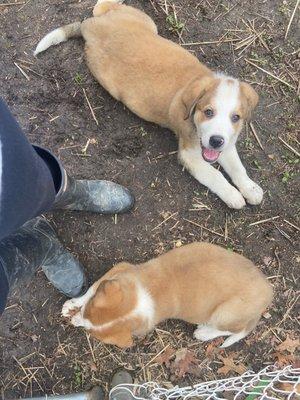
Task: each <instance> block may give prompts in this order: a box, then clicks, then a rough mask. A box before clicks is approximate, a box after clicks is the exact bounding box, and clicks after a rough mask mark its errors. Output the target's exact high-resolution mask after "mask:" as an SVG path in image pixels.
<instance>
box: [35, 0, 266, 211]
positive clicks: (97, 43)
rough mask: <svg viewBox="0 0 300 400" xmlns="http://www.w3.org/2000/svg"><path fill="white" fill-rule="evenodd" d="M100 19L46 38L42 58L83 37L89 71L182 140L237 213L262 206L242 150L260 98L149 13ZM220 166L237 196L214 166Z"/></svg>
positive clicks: (199, 173) (113, 10) (185, 158)
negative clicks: (163, 30)
mask: <svg viewBox="0 0 300 400" xmlns="http://www.w3.org/2000/svg"><path fill="white" fill-rule="evenodd" d="M93 14H94V17H93V18H88V19H86V20H85V21H83V22H82V23H79V22H76V23H74V24H70V25H66V26H64V27H62V28H58V29H55V30H54V31H52V32H50V33H49V34H48V35H46V36H45V37H44V38H43V39H42V40H41V41H40V43H39V44H38V46H37V48H36V50H35V54H38V53H40V52H42V51H44V50H46V49H47V48H48V47H50V46H51V45H54V44H58V43H60V42H63V41H65V40H67V39H69V38H71V37H75V36H81V35H82V36H83V38H84V40H85V43H86V45H85V53H86V59H87V63H88V66H89V68H90V70H91V72H92V74H93V75H94V76H95V78H96V79H97V80H98V82H99V83H100V84H101V85H102V86H103V87H104V88H105V89H106V90H108V92H109V93H110V94H111V95H112V96H113V97H114V98H116V99H117V100H120V101H122V102H123V103H124V104H125V105H126V106H127V107H128V108H129V109H130V110H132V111H133V112H134V113H135V114H137V115H138V116H140V117H141V118H143V119H145V120H147V121H151V122H155V123H157V124H159V125H161V126H164V127H168V128H169V129H171V130H172V131H174V132H175V134H176V135H177V137H178V140H179V160H180V161H181V163H182V164H183V165H184V166H185V167H186V168H187V169H188V170H189V171H190V173H191V174H192V175H193V176H194V177H195V178H196V179H197V180H198V181H199V182H200V183H202V184H203V185H205V186H207V187H208V188H209V189H210V190H211V191H213V192H214V193H216V194H217V195H218V196H219V197H220V198H221V199H222V200H223V201H224V202H225V203H226V204H227V205H228V206H229V207H232V208H236V209H240V208H242V207H243V206H244V205H245V200H244V198H245V199H246V200H247V201H248V203H250V204H259V203H260V202H261V201H262V198H263V191H262V189H261V188H260V187H259V186H258V185H257V184H256V183H255V182H253V181H252V180H251V179H250V178H249V177H248V175H247V173H246V170H245V168H244V166H243V165H242V163H241V160H240V158H239V156H238V153H237V150H236V141H237V138H238V135H239V133H240V131H241V129H242V126H243V122H244V121H245V120H247V119H249V118H250V115H251V112H252V111H253V109H254V108H255V107H256V105H257V103H258V95H257V93H256V92H255V90H254V89H253V88H252V87H251V86H250V85H249V84H247V83H245V82H240V81H239V80H237V79H234V78H232V77H230V76H227V75H224V74H220V73H215V72H213V71H211V70H210V69H209V68H207V67H206V66H205V65H203V64H202V63H200V62H199V60H198V59H197V58H196V57H195V56H193V55H192V54H191V53H190V52H188V51H187V50H185V49H183V48H182V47H181V46H179V45H178V44H175V43H173V42H171V41H169V40H166V39H164V38H162V37H161V36H159V35H158V34H157V27H156V25H155V23H154V22H153V21H152V19H151V18H150V17H148V16H147V15H146V14H145V13H143V12H142V11H140V10H138V9H135V8H133V7H129V6H126V5H122V4H118V1H109V2H108V1H106V2H103V1H99V2H98V4H97V5H96V6H95V8H94V12H93ZM215 161H218V162H219V163H220V165H221V166H222V167H223V168H224V170H225V171H226V172H227V174H228V175H229V176H230V178H231V179H232V182H233V183H234V185H235V186H236V187H237V189H236V188H235V187H234V186H233V185H231V184H230V183H229V182H228V181H227V180H226V179H225V177H224V176H223V175H222V173H221V172H220V171H218V170H217V169H215V168H214V167H213V166H212V165H210V164H211V163H213V162H215Z"/></svg>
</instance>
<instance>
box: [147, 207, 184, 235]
mask: <svg viewBox="0 0 300 400" xmlns="http://www.w3.org/2000/svg"><path fill="white" fill-rule="evenodd" d="M176 214H178V211H176V212H174V213H173V214H171V215H169V216H168V217H167V218H165V219H164V220H163V221H162V222H160V223H159V224H158V225H156V226H155V227H154V228H153V229H152V231H154V230H155V229H157V228H159V227H160V226H161V225H162V224H164V223H165V222H167V221H168V220H169V219H170V218H172V217H174V215H176Z"/></svg>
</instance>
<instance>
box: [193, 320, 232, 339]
mask: <svg viewBox="0 0 300 400" xmlns="http://www.w3.org/2000/svg"><path fill="white" fill-rule="evenodd" d="M231 334H232V332H229V331H221V330H219V329H216V328H214V327H212V326H211V325H205V324H204V325H198V328H197V329H196V330H195V331H194V337H195V338H196V339H198V340H201V341H202V342H206V341H208V340H213V339H215V338H217V337H220V336H228V335H231Z"/></svg>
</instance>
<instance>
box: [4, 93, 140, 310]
mask: <svg viewBox="0 0 300 400" xmlns="http://www.w3.org/2000/svg"><path fill="white" fill-rule="evenodd" d="M133 203H134V197H133V196H132V195H131V193H130V192H129V191H128V190H127V189H126V188H124V187H123V186H120V185H118V184H115V183H113V182H109V181H100V180H98V181H97V180H95V181H88V180H74V179H72V178H70V177H69V176H68V175H67V174H66V171H65V170H64V168H63V167H62V165H61V163H60V162H59V161H58V160H57V158H56V157H55V156H53V155H52V154H51V153H50V152H49V151H48V150H45V149H43V148H41V147H39V146H32V145H31V144H30V143H29V142H28V140H27V139H26V137H25V135H24V134H23V132H22V131H21V129H20V127H19V126H18V124H17V123H16V121H15V119H14V117H13V116H12V115H11V113H10V112H9V110H8V108H7V107H6V106H5V104H4V103H3V102H2V101H1V99H0V314H1V312H2V310H3V308H4V306H5V303H6V299H7V295H8V291H9V288H11V286H12V285H13V284H14V283H15V282H16V281H17V280H19V279H21V278H22V276H24V275H28V274H32V273H33V272H34V271H35V270H36V269H37V268H38V267H40V266H41V267H42V268H43V270H44V272H45V274H46V276H47V277H48V279H49V280H50V281H51V282H52V283H53V285H54V286H55V287H56V288H58V289H59V290H60V291H61V292H63V293H65V294H66V295H69V296H71V297H74V296H76V295H78V294H79V293H80V290H81V287H82V285H83V282H84V274H83V269H82V267H81V265H80V263H79V262H78V261H77V260H76V259H75V258H74V257H73V256H72V255H71V254H70V253H69V252H68V251H66V250H65V249H64V248H63V247H62V245H61V244H60V243H59V241H58V239H57V238H56V236H55V234H54V232H53V230H52V228H51V227H50V226H49V224H48V223H47V222H46V221H45V220H42V219H41V218H35V219H33V218H34V217H36V216H38V215H40V214H41V213H43V212H46V211H48V210H51V209H69V210H85V211H92V212H99V213H106V214H107V213H119V212H125V211H127V210H129V209H130V208H131V207H132V206H133ZM24 223H25V225H23V224H24ZM62 261H64V262H62Z"/></svg>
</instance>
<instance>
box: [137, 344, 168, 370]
mask: <svg viewBox="0 0 300 400" xmlns="http://www.w3.org/2000/svg"><path fill="white" fill-rule="evenodd" d="M168 347H170V343H169V344H167V345H166V346H165V347H164V348H163V349H162V350H161V351H160V352H159V353H157V354H156V355H155V356H154V357H153V358H151V360H150V361H149V362H147V364H146V365H143V366H142V368H141V371H143V370H144V369H145V368H146V367H148V365H150V364H151V363H152V362H153V361H154V360H156V359H157V357H158V356H160V355H161V353H163V352H164V351H165V350H167V348H168Z"/></svg>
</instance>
